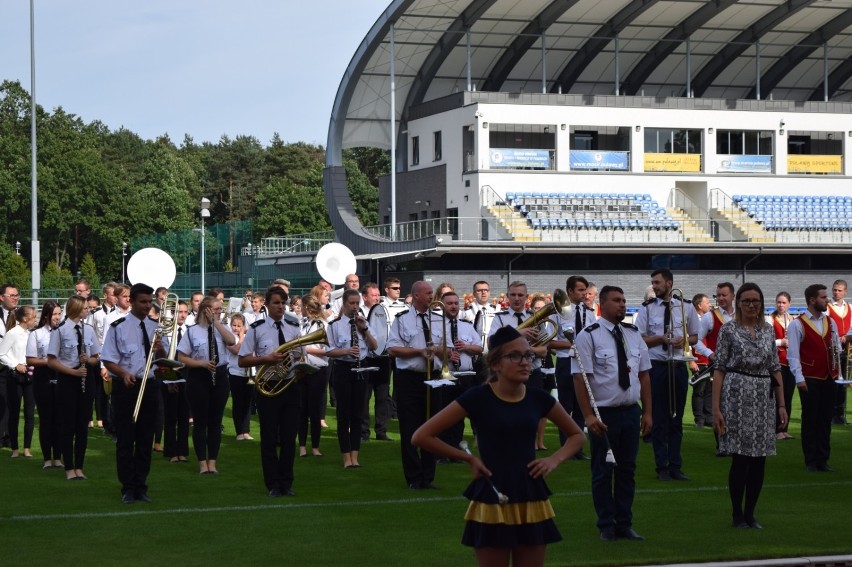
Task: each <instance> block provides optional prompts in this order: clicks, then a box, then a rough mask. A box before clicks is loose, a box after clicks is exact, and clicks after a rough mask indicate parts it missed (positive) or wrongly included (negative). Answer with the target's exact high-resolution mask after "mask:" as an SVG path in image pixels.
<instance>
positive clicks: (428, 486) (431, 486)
mask: <svg viewBox="0 0 852 567" xmlns="http://www.w3.org/2000/svg"><path fill="white" fill-rule="evenodd" d="M420 488H422V489H423V490H438V487H437V486H435V485H434V484H432V483H431V482H424V483H422V484H421V485H420Z"/></svg>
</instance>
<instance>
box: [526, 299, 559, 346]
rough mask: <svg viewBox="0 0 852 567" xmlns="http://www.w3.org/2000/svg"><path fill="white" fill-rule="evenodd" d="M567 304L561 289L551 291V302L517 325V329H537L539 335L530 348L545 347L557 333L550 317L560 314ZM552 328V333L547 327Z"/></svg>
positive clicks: (557, 330)
mask: <svg viewBox="0 0 852 567" xmlns="http://www.w3.org/2000/svg"><path fill="white" fill-rule="evenodd" d="M567 304H568V294H567V293H565V291H563V290H561V289H558V288H557V289H555V290H553V301H552V302H551V303H548V304H547V305H545V306H544V307H542V308H541V309H539V310H538V311H536V312H535V314H534V315H533V316H532V317H530V318H529V319H527V320H526V321H524V322H523V323H521V324H520V325H518V329H529V328H532V327H538V329H539V335H538V338H537V339H536V340H535V341H533V342H532V343H530V346H542V345H546V344H547V343H549V342H550V341H552V340H553V338H554V337H555V336H556V335H557V333H558V332H559V329H557V328H556V324H555V323H554V322H553V321H551V320H550V316H551V315H555V314H557V313H559V314H561V313H562V311H563V310H564V309H565V307H566V306H567ZM548 326H550V327H553V330H552V331H548V330H547V327H548Z"/></svg>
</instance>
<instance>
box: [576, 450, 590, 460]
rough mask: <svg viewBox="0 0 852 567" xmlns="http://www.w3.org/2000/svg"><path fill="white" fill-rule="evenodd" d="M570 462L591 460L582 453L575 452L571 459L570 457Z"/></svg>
mask: <svg viewBox="0 0 852 567" xmlns="http://www.w3.org/2000/svg"><path fill="white" fill-rule="evenodd" d="M571 460H572V461H591V460H592V459H590V458H589V456H588V455H587V454H585V453H584V452H582V451H577V453H576V454H575V455H574V456H573V457H571Z"/></svg>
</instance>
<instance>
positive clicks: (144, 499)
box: [136, 492, 151, 504]
mask: <svg viewBox="0 0 852 567" xmlns="http://www.w3.org/2000/svg"><path fill="white" fill-rule="evenodd" d="M136 500H141V501H142V502H146V503H148V504H150V503H151V497H150V496H148V493H147V492H140V493H139V494H137V495H136Z"/></svg>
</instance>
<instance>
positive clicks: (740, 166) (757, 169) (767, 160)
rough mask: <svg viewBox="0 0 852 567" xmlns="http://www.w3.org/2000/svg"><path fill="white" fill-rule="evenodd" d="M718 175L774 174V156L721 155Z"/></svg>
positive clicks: (717, 167)
mask: <svg viewBox="0 0 852 567" xmlns="http://www.w3.org/2000/svg"><path fill="white" fill-rule="evenodd" d="M717 157H718V158H719V161H718V164H717V166H716V171H717V172H718V173H772V156H758V155H749V154H745V155H724V154H719V155H718V156H717Z"/></svg>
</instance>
